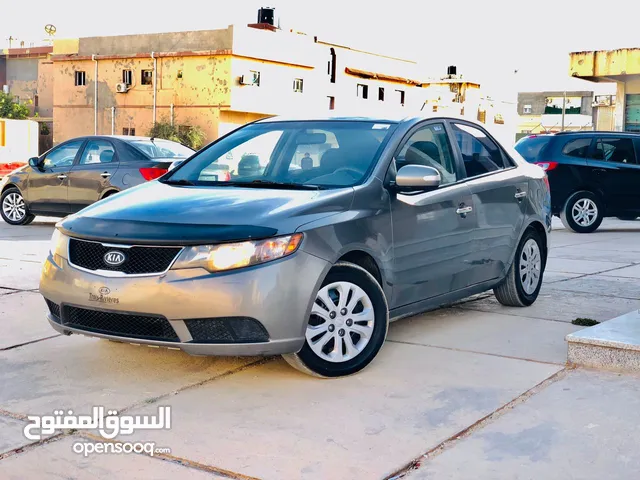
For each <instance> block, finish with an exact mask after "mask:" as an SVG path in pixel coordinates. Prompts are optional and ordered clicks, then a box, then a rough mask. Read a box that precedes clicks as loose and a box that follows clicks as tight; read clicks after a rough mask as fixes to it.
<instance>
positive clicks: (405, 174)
mask: <svg viewBox="0 0 640 480" xmlns="http://www.w3.org/2000/svg"><path fill="white" fill-rule="evenodd" d="M441 183H442V178H441V177H440V172H438V171H437V170H436V169H435V168H433V167H427V166H426V165H405V166H404V167H402V168H401V169H400V170H398V173H397V174H396V188H397V190H399V191H428V190H435V189H436V188H438V187H439V186H440V184H441Z"/></svg>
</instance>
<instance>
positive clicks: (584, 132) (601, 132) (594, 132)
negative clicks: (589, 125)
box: [553, 130, 640, 137]
mask: <svg viewBox="0 0 640 480" xmlns="http://www.w3.org/2000/svg"><path fill="white" fill-rule="evenodd" d="M553 135H555V136H563V137H564V136H565V135H615V136H618V137H619V136H620V135H624V136H631V137H637V136H640V132H611V131H604V130H582V131H578V132H567V131H565V132H557V133H554V134H553Z"/></svg>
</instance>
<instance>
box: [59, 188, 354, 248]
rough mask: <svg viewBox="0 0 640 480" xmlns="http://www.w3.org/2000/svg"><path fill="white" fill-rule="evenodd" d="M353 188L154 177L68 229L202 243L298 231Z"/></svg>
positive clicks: (130, 239) (131, 239) (96, 236)
mask: <svg viewBox="0 0 640 480" xmlns="http://www.w3.org/2000/svg"><path fill="white" fill-rule="evenodd" d="M353 195H354V193H353V189H352V188H342V189H336V190H281V189H268V188H241V187H231V186H228V187H189V186H186V187H185V186H174V185H165V184H163V183H161V182H158V181H153V182H149V183H146V184H143V185H140V186H138V187H135V188H132V189H129V190H125V191H123V192H121V193H118V194H117V195H113V196H111V197H109V198H107V199H105V200H102V201H100V202H98V203H95V204H93V205H91V206H89V207H87V208H85V209H84V210H82V211H80V212H79V213H76V214H74V215H71V216H69V217H67V218H66V219H65V220H63V221H62V222H61V223H60V224H59V227H60V229H61V230H62V231H63V232H64V233H66V234H67V235H70V236H73V237H79V238H85V239H90V240H98V241H103V242H109V241H110V242H114V243H129V244H140V245H143V244H155V245H169V244H173V245H175V244H180V245H197V244H206V243H212V242H228V241H236V240H246V239H249V238H268V237H271V236H274V235H280V234H283V235H284V234H288V233H293V232H295V231H296V230H297V229H298V228H299V227H300V226H302V225H304V224H306V223H309V222H312V221H315V220H319V219H321V218H323V217H326V216H329V215H334V214H337V213H341V212H343V211H345V210H346V209H348V208H349V206H350V205H351V202H352V198H353Z"/></svg>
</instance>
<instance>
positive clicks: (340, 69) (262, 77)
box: [51, 24, 424, 143]
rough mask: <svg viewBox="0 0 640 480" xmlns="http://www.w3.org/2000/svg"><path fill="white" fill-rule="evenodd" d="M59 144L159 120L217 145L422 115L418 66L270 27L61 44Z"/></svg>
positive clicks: (57, 51) (57, 60)
mask: <svg viewBox="0 0 640 480" xmlns="http://www.w3.org/2000/svg"><path fill="white" fill-rule="evenodd" d="M51 58H52V60H53V62H54V80H55V81H54V99H55V101H54V107H53V110H54V114H53V116H54V135H55V138H54V141H55V142H56V143H58V142H60V141H63V140H66V139H68V138H72V137H76V136H80V135H87V134H93V133H94V132H95V133H98V134H131V135H133V134H135V135H145V134H146V133H147V132H148V130H149V129H150V127H151V126H152V125H153V123H154V121H161V120H166V121H173V122H175V123H177V124H179V125H189V126H199V127H201V128H202V129H203V130H204V132H205V134H206V136H207V140H209V141H210V140H213V139H215V138H218V137H219V136H221V135H223V134H225V133H227V132H228V131H230V130H232V129H234V128H236V127H238V126H240V125H242V124H245V123H247V122H250V121H253V120H256V119H259V118H263V117H265V116H269V115H276V114H306V113H309V114H310V113H312V112H320V113H322V112H325V113H328V112H329V111H330V110H336V111H338V112H339V111H345V112H346V111H350V112H351V111H357V112H358V113H359V114H363V115H364V114H375V113H376V112H380V111H383V110H384V111H389V110H397V109H410V108H413V109H416V110H417V109H419V107H420V105H421V104H422V102H423V101H424V100H423V98H422V94H421V92H422V89H421V88H420V87H419V86H420V82H419V81H418V80H416V79H415V78H416V64H415V63H414V62H411V61H407V60H402V59H397V58H391V57H385V56H381V55H376V54H373V53H369V52H364V51H360V50H355V49H351V48H348V47H345V46H339V45H334V44H331V43H328V42H324V41H322V40H321V39H318V38H317V37H311V36H308V35H304V34H299V33H295V32H284V31H281V30H279V29H277V28H275V27H273V26H271V25H268V24H257V25H251V26H244V27H238V26H229V27H228V28H226V29H220V30H211V31H197V32H181V33H163V34H151V35H127V36H115V37H94V38H81V39H75V40H57V41H55V42H54V51H53V55H52V57H51Z"/></svg>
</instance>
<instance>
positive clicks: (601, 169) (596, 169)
mask: <svg viewBox="0 0 640 480" xmlns="http://www.w3.org/2000/svg"><path fill="white" fill-rule="evenodd" d="M593 171H594V172H596V173H607V171H606V170H605V169H604V168H594V169H593Z"/></svg>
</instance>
